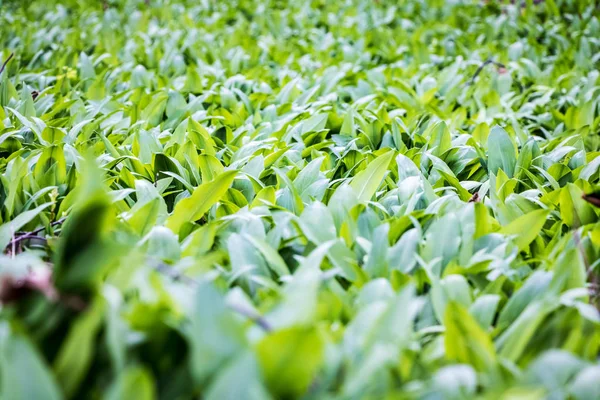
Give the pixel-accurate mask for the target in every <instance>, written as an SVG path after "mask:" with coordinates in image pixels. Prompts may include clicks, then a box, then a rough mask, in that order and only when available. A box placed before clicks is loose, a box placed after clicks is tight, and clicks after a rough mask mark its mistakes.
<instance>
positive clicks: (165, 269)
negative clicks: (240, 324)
mask: <svg viewBox="0 0 600 400" xmlns="http://www.w3.org/2000/svg"><path fill="white" fill-rule="evenodd" d="M154 270H155V271H157V272H159V273H161V274H163V275H165V276H168V277H169V278H171V279H173V280H174V281H176V282H182V283H184V284H186V285H188V286H193V287H197V286H198V285H199V284H200V283H199V282H198V281H197V280H195V279H194V278H192V277H190V276H187V275H184V274H182V273H180V272H178V271H176V270H175V269H173V268H171V267H169V266H167V265H166V264H164V263H159V264H158V265H156V266H155V267H154ZM227 306H228V307H229V308H230V309H231V310H232V311H234V312H236V313H238V314H240V315H242V316H244V317H246V318H248V319H249V320H251V321H252V322H254V323H255V324H256V325H258V326H260V327H261V328H262V329H263V330H265V331H266V332H270V331H272V330H273V328H272V327H271V325H270V324H269V322H268V321H267V320H266V319H265V318H264V317H263V316H262V315H260V314H258V313H256V312H255V311H254V310H251V309H249V308H246V307H244V306H242V305H239V304H228V305H227Z"/></svg>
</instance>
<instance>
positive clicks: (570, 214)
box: [560, 183, 598, 228]
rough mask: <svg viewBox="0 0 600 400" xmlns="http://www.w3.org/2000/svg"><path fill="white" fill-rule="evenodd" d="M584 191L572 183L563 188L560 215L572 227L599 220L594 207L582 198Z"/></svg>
mask: <svg viewBox="0 0 600 400" xmlns="http://www.w3.org/2000/svg"><path fill="white" fill-rule="evenodd" d="M582 195H583V191H582V190H581V189H579V188H578V187H577V186H575V185H574V184H572V183H567V185H566V186H565V187H564V188H562V189H561V192H560V216H561V217H562V219H563V221H564V222H565V224H567V225H568V226H569V227H571V228H579V227H580V226H583V225H587V224H591V223H594V222H596V221H597V220H598V217H597V216H596V213H595V212H594V209H593V207H592V206H591V205H590V204H589V203H588V202H587V201H585V200H583V199H582Z"/></svg>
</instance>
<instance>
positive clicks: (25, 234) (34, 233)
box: [11, 217, 66, 253]
mask: <svg viewBox="0 0 600 400" xmlns="http://www.w3.org/2000/svg"><path fill="white" fill-rule="evenodd" d="M65 219H66V218H65V217H63V218H61V219H59V220H56V221H53V222H51V223H50V226H56V225H60V224H62V223H63V222H65ZM45 229H46V227H45V226H42V227H41V228H38V229H36V230H33V231H31V232H21V233H19V234H18V236H14V235H13V238H12V240H11V245H12V246H13V253H14V247H15V245H16V244H17V243H19V242H21V241H23V240H29V239H38V240H46V238H44V237H41V236H37V234H38V233H40V232H41V231H43V230H45Z"/></svg>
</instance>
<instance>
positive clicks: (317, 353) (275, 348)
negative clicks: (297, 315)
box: [256, 327, 323, 398]
mask: <svg viewBox="0 0 600 400" xmlns="http://www.w3.org/2000/svg"><path fill="white" fill-rule="evenodd" d="M256 351H257V354H258V359H259V362H260V365H261V368H262V371H263V374H264V377H265V381H266V384H267V387H268V388H269V389H270V390H271V391H272V393H273V394H275V395H276V396H277V397H278V398H282V397H288V396H291V397H297V396H301V395H302V394H304V393H305V392H306V390H307V389H308V387H309V385H310V384H311V382H312V381H313V379H315V378H316V377H317V372H318V370H319V368H320V366H321V363H322V362H323V343H322V339H321V337H320V335H319V334H318V332H317V331H316V330H315V329H314V328H301V327H292V328H287V329H283V330H280V331H277V332H275V333H272V334H270V335H268V336H266V337H265V338H263V339H262V340H261V341H260V342H259V343H258V344H257V346H256Z"/></svg>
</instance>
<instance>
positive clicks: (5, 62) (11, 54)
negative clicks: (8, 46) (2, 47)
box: [0, 53, 15, 74]
mask: <svg viewBox="0 0 600 400" xmlns="http://www.w3.org/2000/svg"><path fill="white" fill-rule="evenodd" d="M14 55H15V53H10V55H9V56H8V58H7V59H6V61H4V64H2V67H0V74H1V73H2V72H4V68H6V64H8V62H9V61H10V60H11V59H12V58H13V56H14Z"/></svg>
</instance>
